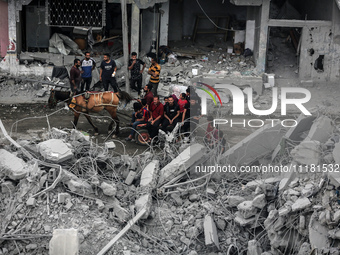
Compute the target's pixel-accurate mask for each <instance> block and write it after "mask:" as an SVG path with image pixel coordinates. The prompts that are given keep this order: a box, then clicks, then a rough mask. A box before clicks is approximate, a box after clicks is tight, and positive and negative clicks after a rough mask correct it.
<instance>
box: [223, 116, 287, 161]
mask: <svg viewBox="0 0 340 255" xmlns="http://www.w3.org/2000/svg"><path fill="white" fill-rule="evenodd" d="M285 133H286V130H285V129H284V128H282V126H281V125H280V123H278V124H276V125H274V127H272V126H271V124H267V125H265V126H263V127H261V128H259V129H258V130H256V131H255V132H254V133H252V134H250V135H249V136H247V137H246V138H245V139H243V140H242V141H240V142H239V143H237V144H236V145H234V146H233V147H232V148H230V149H229V150H227V151H226V153H225V154H224V157H225V160H226V161H227V162H228V164H230V165H236V166H237V165H249V164H251V163H252V162H254V161H256V160H257V159H259V158H262V157H264V156H265V155H268V154H269V153H271V152H272V151H273V150H274V149H275V148H276V147H277V145H278V144H279V142H280V140H281V138H282V137H283V135H284V134H285Z"/></svg>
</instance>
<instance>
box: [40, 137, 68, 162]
mask: <svg viewBox="0 0 340 255" xmlns="http://www.w3.org/2000/svg"><path fill="white" fill-rule="evenodd" d="M38 148H39V152H40V154H41V155H42V156H43V157H44V158H45V159H47V160H50V161H53V162H56V163H61V162H63V161H65V160H68V159H71V158H72V157H73V153H72V151H71V149H70V148H69V147H68V146H67V145H66V143H64V142H63V141H62V140H59V139H50V140H47V141H45V142H41V143H39V144H38Z"/></svg>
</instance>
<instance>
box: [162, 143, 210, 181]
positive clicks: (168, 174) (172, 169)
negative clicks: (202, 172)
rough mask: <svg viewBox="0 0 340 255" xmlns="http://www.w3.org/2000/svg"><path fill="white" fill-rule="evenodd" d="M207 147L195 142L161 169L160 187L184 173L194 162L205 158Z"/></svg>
mask: <svg viewBox="0 0 340 255" xmlns="http://www.w3.org/2000/svg"><path fill="white" fill-rule="evenodd" d="M204 150H205V147H204V146H203V145H201V144H197V143H196V144H193V145H191V146H190V147H188V148H186V149H185V150H184V151H183V152H182V153H181V154H179V155H178V156H177V157H176V158H175V159H173V160H172V161H171V162H170V163H169V164H167V165H166V166H165V167H163V168H162V169H161V170H160V174H159V180H158V187H159V186H161V185H163V184H164V183H166V182H167V181H170V180H171V179H173V178H175V177H176V176H178V175H179V174H181V173H183V172H184V171H185V170H186V169H188V168H190V167H191V166H192V165H193V164H195V163H196V162H197V161H199V160H200V159H201V158H203V156H204V154H205V152H204Z"/></svg>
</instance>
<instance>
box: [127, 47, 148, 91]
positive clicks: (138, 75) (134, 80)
mask: <svg viewBox="0 0 340 255" xmlns="http://www.w3.org/2000/svg"><path fill="white" fill-rule="evenodd" d="M140 66H143V68H142V70H141V69H140ZM128 68H129V70H130V71H131V79H130V86H131V88H132V89H134V90H137V92H138V96H139V95H140V91H141V89H142V79H143V75H142V73H143V71H144V69H145V63H144V62H143V61H142V60H140V59H139V58H137V53H136V52H132V53H131V59H130V60H129V67H128ZM135 84H137V87H136V85H135Z"/></svg>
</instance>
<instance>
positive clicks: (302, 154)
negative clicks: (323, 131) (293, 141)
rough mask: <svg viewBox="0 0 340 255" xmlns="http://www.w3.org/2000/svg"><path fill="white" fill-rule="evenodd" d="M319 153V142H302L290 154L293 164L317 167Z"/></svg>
mask: <svg viewBox="0 0 340 255" xmlns="http://www.w3.org/2000/svg"><path fill="white" fill-rule="evenodd" d="M320 153H321V145H320V142H319V141H303V142H301V143H300V144H299V145H298V146H296V147H295V148H294V149H292V150H291V152H290V154H291V156H292V157H293V159H294V161H295V162H298V163H300V164H308V165H309V164H315V165H318V164H319V162H320V156H321V155H320Z"/></svg>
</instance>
